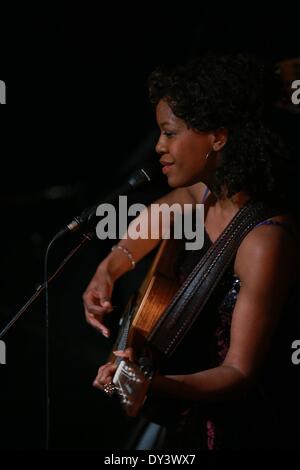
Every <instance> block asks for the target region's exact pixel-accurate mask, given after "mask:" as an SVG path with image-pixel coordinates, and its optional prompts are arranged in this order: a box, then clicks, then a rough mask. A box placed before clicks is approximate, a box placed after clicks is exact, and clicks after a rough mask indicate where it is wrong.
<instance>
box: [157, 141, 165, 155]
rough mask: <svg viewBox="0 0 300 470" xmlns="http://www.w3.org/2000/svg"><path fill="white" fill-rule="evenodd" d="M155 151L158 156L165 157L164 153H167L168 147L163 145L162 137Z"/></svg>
mask: <svg viewBox="0 0 300 470" xmlns="http://www.w3.org/2000/svg"><path fill="white" fill-rule="evenodd" d="M155 151H156V153H157V154H158V155H163V154H164V153H166V146H165V145H164V144H163V142H162V139H161V137H160V138H159V139H158V141H157V144H156V146H155Z"/></svg>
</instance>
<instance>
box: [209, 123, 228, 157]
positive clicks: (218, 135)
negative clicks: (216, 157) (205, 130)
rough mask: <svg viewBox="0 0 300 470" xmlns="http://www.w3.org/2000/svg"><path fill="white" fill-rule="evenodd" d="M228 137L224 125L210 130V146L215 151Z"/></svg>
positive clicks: (221, 146) (219, 148) (220, 147)
mask: <svg viewBox="0 0 300 470" xmlns="http://www.w3.org/2000/svg"><path fill="white" fill-rule="evenodd" d="M227 139H228V130H227V129H226V128H225V127H220V128H219V129H217V130H215V131H213V132H212V148H213V150H214V151H215V152H219V151H220V150H222V148H223V147H224V145H225V144H226V142H227Z"/></svg>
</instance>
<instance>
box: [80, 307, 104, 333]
mask: <svg viewBox="0 0 300 470" xmlns="http://www.w3.org/2000/svg"><path fill="white" fill-rule="evenodd" d="M85 317H86V321H87V322H88V323H89V324H90V325H91V326H93V327H94V328H96V330H98V331H99V332H100V333H102V335H103V336H105V338H109V336H110V331H109V329H108V328H107V327H106V326H105V325H104V324H103V323H101V322H100V320H99V318H97V317H95V316H94V315H93V314H90V313H89V312H88V311H87V309H85Z"/></svg>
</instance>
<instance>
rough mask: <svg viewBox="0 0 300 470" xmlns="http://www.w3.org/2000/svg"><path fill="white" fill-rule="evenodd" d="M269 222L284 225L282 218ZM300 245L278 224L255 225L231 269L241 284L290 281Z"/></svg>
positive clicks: (242, 244)
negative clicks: (281, 279)
mask: <svg viewBox="0 0 300 470" xmlns="http://www.w3.org/2000/svg"><path fill="white" fill-rule="evenodd" d="M270 220H273V221H275V222H284V223H286V222H287V221H286V220H284V218H283V217H280V216H278V217H274V218H272V219H270ZM299 255H300V253H299V244H297V242H296V240H295V239H294V238H293V236H292V235H291V234H290V233H289V232H288V231H287V230H286V228H284V227H283V226H282V225H278V224H276V225H275V224H263V225H259V226H256V227H255V228H254V229H252V230H251V231H250V233H249V234H248V235H247V236H246V237H245V239H244V240H243V241H242V243H241V245H240V247H239V249H238V251H237V255H236V258H235V264H234V269H235V273H236V275H237V276H238V277H239V279H240V280H241V283H243V281H244V282H248V283H257V282H262V281H263V282H264V283H266V282H268V281H269V282H274V281H275V279H276V278H277V279H279V278H283V277H284V278H285V279H284V283H286V282H288V281H289V280H291V278H292V277H293V275H294V274H295V273H296V271H297V269H299Z"/></svg>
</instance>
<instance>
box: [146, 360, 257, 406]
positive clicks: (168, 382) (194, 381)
mask: <svg viewBox="0 0 300 470" xmlns="http://www.w3.org/2000/svg"><path fill="white" fill-rule="evenodd" d="M248 383H249V380H248V379H247V378H246V377H245V376H244V375H243V374H242V373H241V372H240V371H239V370H238V369H236V368H234V367H231V366H226V365H221V366H218V367H215V368H214V369H208V370H205V371H202V372H197V373H195V374H189V375H169V376H167V375H157V376H156V377H155V378H154V379H153V381H152V391H153V392H154V394H158V395H164V396H170V397H172V398H175V399H182V400H195V401H198V400H204V401H218V400H221V399H224V398H227V399H230V398H233V397H235V396H236V395H238V394H240V393H242V392H243V390H245V388H246V387H247V385H248Z"/></svg>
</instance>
